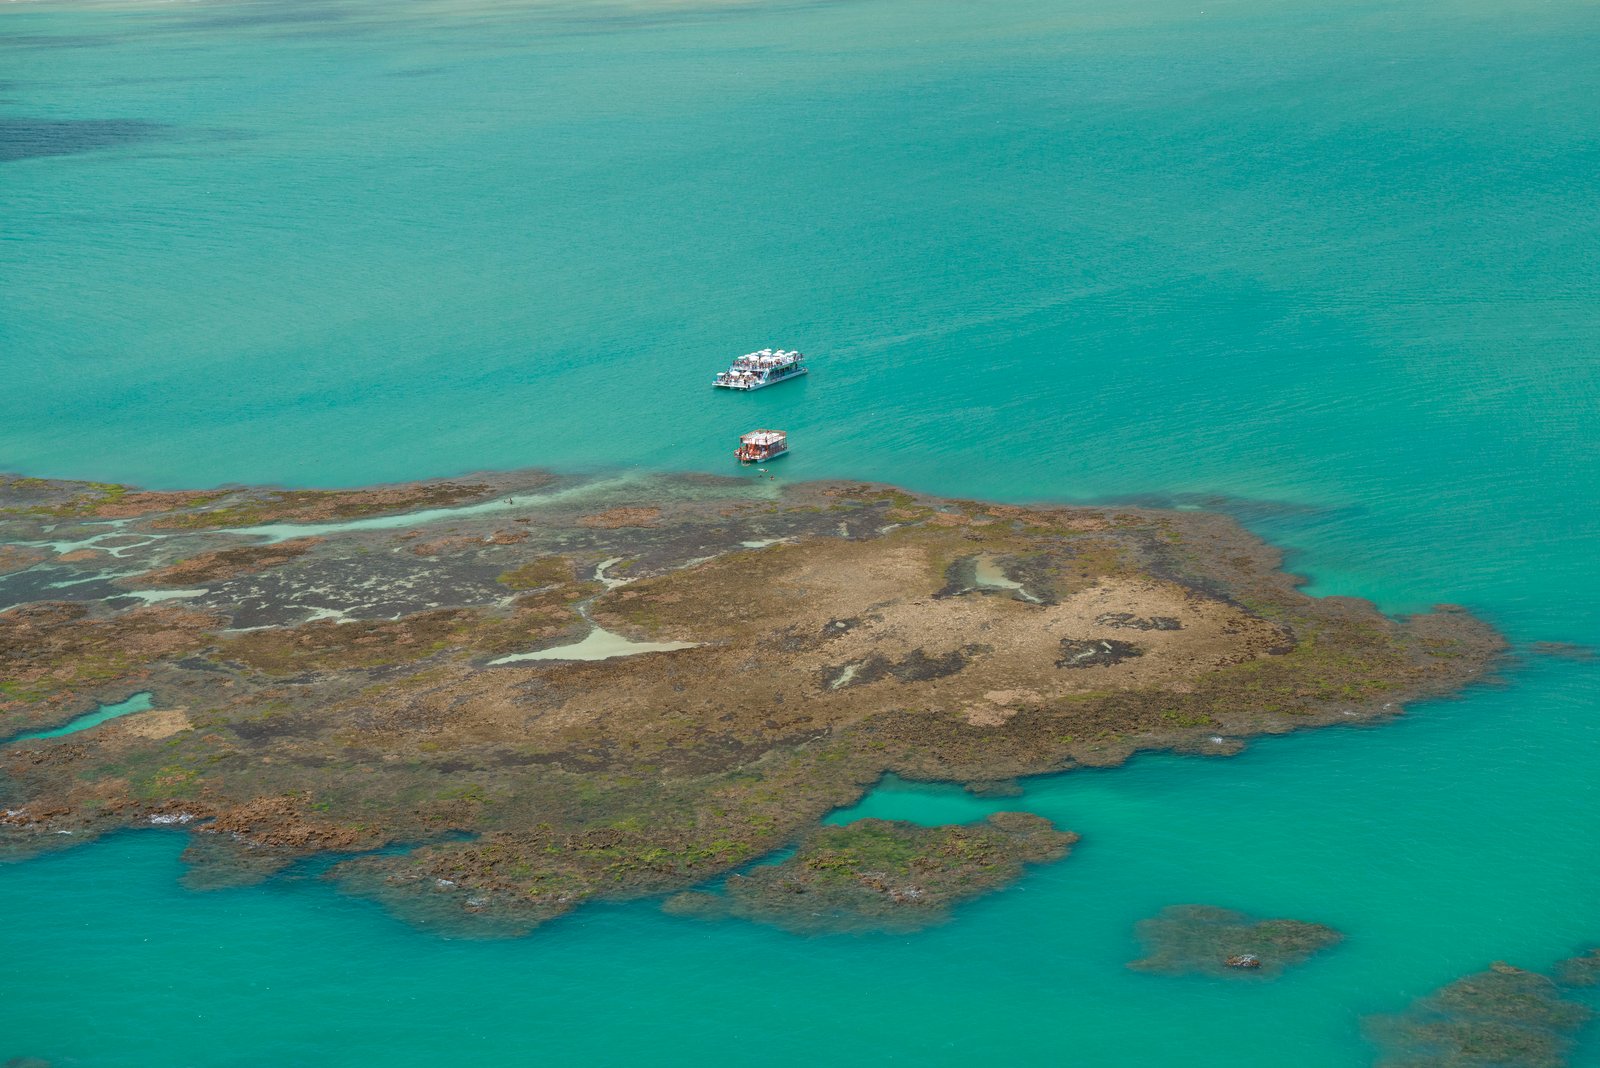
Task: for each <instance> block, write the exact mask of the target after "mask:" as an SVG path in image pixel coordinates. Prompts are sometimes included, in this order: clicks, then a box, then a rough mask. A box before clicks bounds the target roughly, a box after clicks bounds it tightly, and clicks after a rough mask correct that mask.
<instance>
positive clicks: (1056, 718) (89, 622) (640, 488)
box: [0, 473, 1503, 929]
mask: <svg viewBox="0 0 1600 1068" xmlns="http://www.w3.org/2000/svg"><path fill="white" fill-rule="evenodd" d="M0 543H4V544H7V545H9V546H10V547H11V548H12V549H13V550H14V551H13V553H12V554H11V555H10V556H8V559H9V560H10V561H12V565H11V566H13V567H14V570H12V571H10V572H9V573H5V574H0V608H3V609H5V610H4V611H0V679H3V680H4V681H3V683H0V738H5V737H12V736H15V735H17V734H19V733H22V732H25V731H32V730H38V729H40V728H50V727H54V726H58V725H60V724H63V723H66V722H68V721H69V720H71V719H73V718H74V717H75V716H77V715H79V714H82V713H84V712H86V711H89V710H91V709H93V708H94V707H95V706H96V705H97V704H102V703H112V702H116V701H120V700H122V699H124V698H126V697H128V696H129V695H130V694H132V693H135V692H139V691H150V692H151V693H152V694H153V695H154V705H155V707H154V708H153V709H152V710H151V711H149V712H141V713H136V714H131V715H126V716H122V717H119V718H117V719H114V720H110V721H108V722H105V723H102V724H100V725H98V726H96V727H93V728H91V729H89V730H84V731H79V732H76V733H73V734H70V735H66V736H63V737H59V738H52V739H45V740H37V741H19V742H15V743H12V744H9V745H6V746H4V747H0V852H4V853H6V854H9V855H13V856H23V855H27V854H29V853H32V852H37V851H40V850H44V849H54V848H62V847H65V846H69V845H71V844H74V843H78V842H83V841H88V840H90V839H92V838H94V837H95V836H97V835H99V834H102V833H104V832H107V831H110V830H113V829H116V828H119V827H126V826H162V827H181V828H183V829H184V830H185V831H186V832H187V833H189V834H190V835H191V840H192V843H193V845H192V847H191V849H190V852H189V854H188V856H189V859H190V860H191V861H192V862H193V863H194V865H195V881H196V882H197V883H202V884H213V883H217V882H228V881H238V880H240V879H251V878H262V877H265V876H266V875H269V874H271V873H272V872H274V871H276V870H278V869H280V868H282V867H284V866H286V865H288V864H290V863H292V862H294V861H296V860H297V859H300V858H304V857H307V856H309V855H313V854H317V853H329V852H331V853H339V854H350V853H363V852H366V853H368V854H369V855H365V856H360V857H357V858H355V859H350V860H345V861H342V862H341V863H340V864H338V865H336V866H335V867H334V869H333V870H332V875H333V877H335V878H339V879H342V880H344V881H345V883H346V885H348V886H350V887H351V888H354V889H359V890H360V891H362V892H367V893H373V894H375V895H377V896H380V897H382V898H384V899H385V900H387V901H388V902H389V903H390V904H391V905H392V906H393V907H395V908H396V909H397V910H399V911H402V912H404V913H406V914H407V915H410V916H413V917H415V918H417V919H418V920H419V921H420V922H428V923H435V922H440V923H443V922H449V923H461V922H467V923H475V922H478V921H479V920H482V921H485V922H488V923H492V924H494V925H497V928H496V929H503V928H510V929H525V928H526V927H529V926H532V925H535V924H537V923H539V922H542V921H544V920H546V919H549V918H551V917H553V916H557V915H560V914H561V913H563V912H566V911H568V910H570V909H572V908H574V907H576V906H578V905H579V904H581V903H582V902H583V901H585V900H588V899H593V898H608V899H619V898H630V897H638V896H641V895H652V894H661V893H668V892H675V891H680V890H684V889H687V888H688V887H691V886H693V885H694V884H697V883H700V882H703V881H705V880H707V879H710V878H712V877H715V876H718V875H723V874H726V873H728V872H730V871H733V870H735V869H737V868H741V867H744V866H745V865H748V864H749V863H750V862H751V861H753V860H755V859H756V858H758V857H760V856H762V855H764V854H766V853H768V852H771V851H772V850H775V849H777V848H780V847H782V846H784V845H787V844H791V843H793V842H795V841H796V840H799V839H802V838H803V837H804V836H805V834H806V833H807V832H808V831H810V830H811V829H812V828H814V827H815V826H816V824H817V821H818V820H819V819H820V818H821V817H822V816H823V815H824V814H825V813H827V812H828V811H830V810H832V809H834V808H837V807H839V806H843V805H848V804H851V803H853V802H854V801H855V800H857V799H858V798H859V797H860V796H861V794H862V792H863V791H864V790H865V789H866V788H867V787H868V786H869V785H870V784H872V783H873V782H875V781H877V780H878V779H879V778H880V777H882V776H883V775H884V774H885V773H891V772H892V773H894V774H897V775H901V776H903V777H906V778H911V779H922V780H948V781H956V782H969V783H991V784H992V783H1001V782H1006V781H1008V780H1011V779H1014V778H1015V777H1017V776H1023V775H1033V774H1039V773H1043V772H1050V771H1059V770H1065V769H1070V768H1073V767H1078V766H1086V765H1087V766H1107V765H1114V764H1117V763H1119V762H1121V761H1124V760H1126V759H1127V758H1128V757H1129V756H1130V755H1132V754H1133V753H1135V752H1137V751H1140V750H1150V749H1180V750H1185V751H1194V752H1200V753H1214V754H1218V755H1222V754H1226V753H1230V752H1233V751H1235V750H1236V749H1237V748H1238V747H1239V744H1240V742H1239V739H1241V738H1243V737H1246V736H1249V735H1253V734H1259V733H1276V732H1284V731H1290V730H1295V729H1298V728H1303V727H1313V726H1319V725H1325V724H1333V723H1352V722H1360V721H1363V720H1371V719H1375V718H1379V717H1383V716H1388V715H1394V714H1397V713H1398V712H1400V711H1401V709H1402V707H1403V706H1404V704H1405V703H1406V702H1408V701H1411V700H1415V699H1417V698H1422V697H1428V696H1436V695H1440V694H1446V693H1450V692H1452V691H1455V690H1457V689H1459V688H1460V687H1462V686H1463V685H1465V684H1467V683H1468V682H1470V681H1472V680H1473V679H1475V678H1477V677H1478V676H1479V675H1481V674H1482V673H1483V672H1484V671H1485V669H1486V666H1487V665H1488V663H1489V662H1490V660H1491V659H1492V658H1493V657H1494V656H1495V655H1496V654H1497V653H1499V652H1500V650H1501V649H1502V648H1503V646H1502V643H1501V641H1500V639H1499V637H1498V636H1497V635H1496V634H1495V633H1494V632H1493V631H1491V630H1490V629H1489V628H1488V627H1486V626H1485V625H1483V624H1482V623H1481V622H1479V621H1477V620H1476V619H1474V618H1472V617H1471V616H1470V615H1468V614H1467V613H1465V612H1463V611H1461V610H1458V609H1448V608H1446V609H1440V610H1438V611H1435V612H1432V613H1429V614H1425V615H1419V616H1413V617H1410V618H1406V619H1392V618H1389V617H1386V616H1384V615H1382V614H1381V613H1379V612H1377V611H1376V610H1375V609H1374V608H1373V607H1372V606H1371V605H1370V604H1367V603H1365V602H1362V601H1357V600H1351V599H1344V598H1313V597H1308V596H1306V595H1304V594H1303V593H1301V592H1300V591H1299V589H1298V588H1297V586H1296V583H1295V580H1294V579H1293V578H1292V577H1291V576H1288V575H1286V574H1284V573H1282V572H1281V571H1280V570H1279V569H1278V568H1279V563H1280V560H1279V556H1278V554H1277V553H1276V552H1275V551H1273V550H1272V549H1270V548H1269V547H1267V546H1265V545H1264V544H1262V543H1261V542H1260V541H1259V540H1257V539H1255V538H1253V537H1252V536H1250V535H1248V534H1246V533H1245V532H1244V531H1242V530H1241V529H1240V528H1239V527H1238V526H1237V525H1236V524H1235V523H1234V522H1233V521H1231V520H1229V519H1226V518H1224V517H1221V516H1217V515H1211V514H1206V513H1200V512H1191V511H1181V512H1178V511H1159V510H1146V509H1139V508H1128V507H1092V508H1020V507H1011V506H997V505H989V504H983V503H977V502H971V501H952V500H939V499H933V498H926V497H918V496H914V495H911V494H907V493H903V492H900V491H897V490H893V489H889V488H885V487H880V486H866V485H859V484H821V483H816V484H804V485H796V486H787V487H781V488H780V487H779V486H778V485H776V484H775V483H773V482H771V481H769V480H760V481H749V480H743V479H734V478H711V477H690V476H684V477H675V478H668V477H661V478H653V479H633V480H624V479H616V478H612V479H601V480H587V481H585V480H575V479H560V478H554V477H552V476H549V475H545V474H542V473H524V474H507V475H495V476H484V477H476V476H475V477H474V478H472V479H469V480H458V481H452V482H441V483H423V484H418V485H414V486H388V487H379V488H377V489H375V490H371V491H361V490H350V491H326V492H324V491H284V490H252V489H228V490H208V491H200V492H195V493H166V492H163V493H145V492H140V491H136V490H130V489H126V488H124V487H116V486H99V485H85V484H76V483H60V482H48V481H42V480H36V479H13V480H9V481H6V482H4V483H0ZM81 554H88V555H81ZM35 558H37V559H36V562H33V563H31V564H30V563H28V561H29V560H30V559H35ZM596 628H600V629H601V630H603V632H604V635H603V636H604V637H605V638H606V642H607V648H608V649H613V647H615V648H614V651H618V652H622V653H629V652H631V651H633V650H636V649H638V648H648V647H649V646H648V645H647V646H630V645H629V643H632V642H641V643H653V644H654V645H655V646H656V647H658V648H659V647H660V646H663V645H673V646H674V648H672V649H671V650H670V651H656V652H642V653H638V654H637V655H610V656H609V658H608V659H597V660H569V659H508V658H515V657H517V656H520V655H522V654H527V653H535V652H539V651H547V650H559V649H561V648H564V647H574V648H581V647H583V643H584V640H585V639H586V638H588V637H589V636H590V635H592V634H594V633H596ZM591 644H592V643H591ZM495 661H501V663H499V664H496V663H495ZM980 788H981V787H980ZM1052 833H1053V832H1052ZM379 849H382V852H381V853H380V852H372V851H375V850H379ZM789 870H790V871H793V870H794V869H789ZM865 870H872V869H865ZM787 877H788V876H785V875H784V874H783V873H782V872H781V871H780V872H778V873H772V874H768V875H762V876H759V877H756V876H751V877H749V878H754V879H756V880H757V883H758V884H759V882H760V880H762V879H782V878H787ZM756 889H761V887H760V886H756ZM730 896H734V897H736V896H737V895H736V894H731V895H730ZM761 896H762V895H759V894H758V895H753V896H751V897H750V898H749V901H754V900H756V899H757V898H759V897H761ZM799 896H803V895H799ZM744 907H745V908H747V909H748V910H751V911H758V910H757V907H756V906H755V905H753V904H748V903H747V904H746V905H745V906H744Z"/></svg>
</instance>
